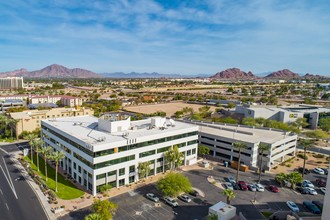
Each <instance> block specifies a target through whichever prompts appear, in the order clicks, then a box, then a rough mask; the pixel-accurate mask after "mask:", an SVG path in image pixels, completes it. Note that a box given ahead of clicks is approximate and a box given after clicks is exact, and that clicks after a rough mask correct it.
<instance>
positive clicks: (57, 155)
mask: <svg viewBox="0 0 330 220" xmlns="http://www.w3.org/2000/svg"><path fill="white" fill-rule="evenodd" d="M64 157H65V153H64V151H55V152H53V153H52V154H51V155H50V156H49V158H50V159H51V160H53V161H55V173H56V175H55V183H56V186H55V192H57V172H58V162H59V161H60V160H62V159H63V158H64Z"/></svg>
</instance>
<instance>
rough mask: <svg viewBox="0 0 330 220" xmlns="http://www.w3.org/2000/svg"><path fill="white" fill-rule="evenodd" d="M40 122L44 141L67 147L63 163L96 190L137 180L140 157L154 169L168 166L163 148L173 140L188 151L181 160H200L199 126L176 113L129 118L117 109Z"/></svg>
mask: <svg viewBox="0 0 330 220" xmlns="http://www.w3.org/2000/svg"><path fill="white" fill-rule="evenodd" d="M41 128H42V129H41V131H42V138H43V140H44V141H45V143H46V145H49V146H51V147H52V148H53V149H54V150H56V151H64V152H65V159H63V160H62V161H61V163H60V167H61V168H62V169H63V170H65V172H67V173H68V174H70V175H71V176H72V177H73V178H74V179H75V180H76V181H77V182H78V183H79V184H81V185H82V186H84V187H85V188H86V190H90V191H91V192H92V194H93V195H95V194H96V193H97V192H98V191H99V190H100V187H101V186H103V185H106V184H110V185H112V186H113V187H120V186H124V185H126V184H131V183H134V182H137V181H138V180H139V175H138V170H137V168H138V165H139V163H141V162H150V173H149V174H150V175H156V174H157V173H161V172H164V171H166V170H167V169H169V165H168V164H167V163H166V162H165V160H164V152H166V151H167V150H168V149H169V148H172V147H173V146H178V148H179V151H180V152H182V153H183V154H184V160H183V165H190V164H194V163H196V160H197V139H198V126H196V125H192V124H186V123H183V122H174V121H173V120H172V119H166V118H161V117H155V118H149V119H144V120H138V121H131V120H130V117H129V116H128V115H124V114H119V113H116V114H106V115H104V116H102V117H101V118H96V117H91V116H81V117H70V118H56V119H48V120H43V121H42V122H41Z"/></svg>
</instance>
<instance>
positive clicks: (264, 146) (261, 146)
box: [258, 143, 270, 183]
mask: <svg viewBox="0 0 330 220" xmlns="http://www.w3.org/2000/svg"><path fill="white" fill-rule="evenodd" d="M258 150H259V156H260V161H259V179H258V183H260V180H261V171H262V162H263V161H262V159H263V157H264V156H263V154H264V152H265V151H269V150H270V145H268V144H265V143H260V144H259V149H258Z"/></svg>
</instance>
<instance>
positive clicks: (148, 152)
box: [139, 150, 156, 158]
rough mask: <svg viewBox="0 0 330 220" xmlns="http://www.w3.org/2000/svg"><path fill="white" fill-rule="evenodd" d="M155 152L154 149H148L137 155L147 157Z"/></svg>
mask: <svg viewBox="0 0 330 220" xmlns="http://www.w3.org/2000/svg"><path fill="white" fill-rule="evenodd" d="M155 153H156V150H150V151H147V152H143V153H140V154H139V157H140V158H141V157H147V156H150V155H153V154H155Z"/></svg>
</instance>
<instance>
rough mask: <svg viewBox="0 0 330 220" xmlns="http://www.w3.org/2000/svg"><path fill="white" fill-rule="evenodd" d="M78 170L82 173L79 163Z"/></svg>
mask: <svg viewBox="0 0 330 220" xmlns="http://www.w3.org/2000/svg"><path fill="white" fill-rule="evenodd" d="M78 172H79V173H81V167H80V166H79V165H78Z"/></svg>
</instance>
